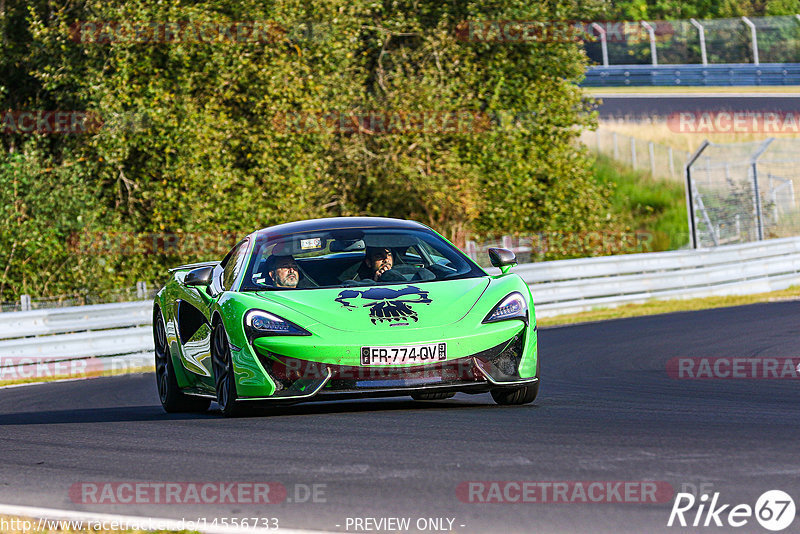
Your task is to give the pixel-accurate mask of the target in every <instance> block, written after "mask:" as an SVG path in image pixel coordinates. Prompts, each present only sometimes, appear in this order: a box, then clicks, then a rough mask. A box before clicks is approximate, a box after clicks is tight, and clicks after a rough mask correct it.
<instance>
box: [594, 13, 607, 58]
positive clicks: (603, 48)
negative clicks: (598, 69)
mask: <svg viewBox="0 0 800 534" xmlns="http://www.w3.org/2000/svg"><path fill="white" fill-rule="evenodd" d="M592 28H594V29H595V30H597V33H599V34H600V50H601V52H602V53H603V66H604V67H608V42H607V41H606V30H605V29H604V28H603V27H602V26H600V25H599V24H598V23H596V22H592Z"/></svg>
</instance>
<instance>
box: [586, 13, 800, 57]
mask: <svg viewBox="0 0 800 534" xmlns="http://www.w3.org/2000/svg"><path fill="white" fill-rule="evenodd" d="M583 27H584V28H585V31H586V32H587V33H588V34H589V35H590V36H591V37H593V38H594V41H590V42H587V43H585V49H586V54H587V55H588V56H589V59H590V60H591V61H592V62H593V63H597V64H599V65H681V64H703V65H713V64H720V63H726V64H727V63H756V64H759V63H796V62H798V61H800V15H788V16H779V17H757V18H756V17H752V18H747V17H739V18H729V19H707V20H695V19H689V20H659V21H628V22H595V23H589V24H586V25H584V26H583Z"/></svg>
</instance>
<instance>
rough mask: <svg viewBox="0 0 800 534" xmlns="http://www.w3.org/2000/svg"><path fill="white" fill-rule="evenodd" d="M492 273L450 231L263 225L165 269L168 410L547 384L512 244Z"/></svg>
mask: <svg viewBox="0 0 800 534" xmlns="http://www.w3.org/2000/svg"><path fill="white" fill-rule="evenodd" d="M489 256H490V259H491V262H492V264H493V265H494V266H495V267H499V268H500V270H501V271H502V274H499V275H496V276H491V275H489V274H487V273H486V272H485V271H484V270H483V269H481V268H480V267H479V266H478V265H477V264H476V263H475V262H473V261H472V260H471V259H470V258H469V257H468V256H466V255H464V254H463V253H462V252H461V251H459V250H458V249H457V248H456V247H455V246H453V245H452V244H451V243H450V242H449V241H447V240H446V239H444V238H443V237H442V236H441V235H439V234H438V233H436V232H435V231H433V230H431V229H430V228H428V227H427V226H424V225H422V224H419V223H416V222H412V221H404V220H399V219H388V218H374V217H341V218H331V219H317V220H309V221H300V222H293V223H287V224H281V225H278V226H273V227H270V228H265V229H263V230H259V231H257V232H254V233H252V234H250V235H248V236H247V237H245V238H244V239H243V240H242V241H240V242H239V243H238V244H237V245H236V246H235V247H233V249H232V250H231V251H230V252H229V253H228V254H227V255H226V256H225V258H223V259H222V261H215V262H208V263H198V264H192V265H183V266H181V267H177V268H175V269H171V270H170V279H169V281H168V282H167V284H166V285H165V286H164V287H163V288H162V289H161V290H160V291H159V292H158V294H157V295H156V298H155V303H154V309H153V337H154V339H155V363H156V381H157V384H158V394H159V397H160V398H161V403H162V405H163V406H164V409H165V410H166V411H167V412H182V411H204V410H207V409H208V407H209V405H210V402H211V401H212V400H216V402H217V403H218V404H219V406H220V408H221V410H222V413H223V414H224V415H226V416H232V415H236V414H239V413H241V412H242V411H243V409H245V408H246V407H247V406H248V405H252V403H284V404H291V403H296V402H302V401H316V400H324V399H342V398H354V397H385V396H399V395H410V396H411V397H413V398H414V399H417V400H435V399H445V398H449V397H452V396H453V395H455V394H456V392H463V393H487V392H489V393H491V395H492V397H493V398H494V400H495V401H496V402H497V403H499V404H525V403H529V402H532V401H533V400H534V399H535V398H536V394H537V392H538V390H539V359H538V356H537V350H536V319H535V317H534V313H533V301H532V298H531V293H530V290H529V288H528V286H527V284H525V282H524V281H523V280H522V278H520V277H519V276H518V275H516V274H513V273H509V272H508V271H509V269H510V268H511V267H512V266H513V265H515V264H516V257H515V256H514V254H513V253H512V252H511V251H508V250H504V249H489Z"/></svg>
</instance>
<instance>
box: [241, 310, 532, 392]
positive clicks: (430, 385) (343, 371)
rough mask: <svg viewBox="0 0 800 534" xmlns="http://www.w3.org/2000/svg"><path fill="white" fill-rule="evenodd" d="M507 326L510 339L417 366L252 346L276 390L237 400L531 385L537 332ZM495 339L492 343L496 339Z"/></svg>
mask: <svg viewBox="0 0 800 534" xmlns="http://www.w3.org/2000/svg"><path fill="white" fill-rule="evenodd" d="M521 324H522V323H518V325H517V327H516V328H508V326H513V325H507V326H506V328H508V329H507V330H506V335H508V333H509V332H512V333H513V336H512V337H510V338H506V339H505V340H503V341H501V342H500V343H497V344H495V345H493V346H491V347H489V348H487V349H484V350H480V351H477V352H473V353H471V354H467V355H462V356H460V357H455V358H450V359H448V360H446V361H443V362H437V363H430V364H426V365H416V366H370V367H366V366H360V365H341V364H339V363H329V362H319V361H311V360H309V359H302V358H297V357H291V356H286V355H282V354H279V353H277V352H273V351H270V350H267V349H266V348H265V347H264V346H263V345H261V346H254V347H252V348H253V350H254V353H255V354H256V356H257V360H258V367H259V368H260V369H261V370H263V373H264V374H265V375H266V377H268V379H269V381H270V383H271V384H274V390H273V391H271V392H270V393H269V394H267V395H257V394H256V395H241V394H240V399H241V400H250V401H271V402H280V403H297V402H304V401H311V400H325V399H335V398H357V397H387V396H399V395H410V394H413V393H449V392H464V393H485V392H488V391H490V390H492V389H497V388H502V387H519V386H522V385H528V384H534V383H536V382H537V381H538V377H537V376H530V374H527V376H526V372H527V371H526V370H525V369H523V368H522V363H523V360H524V358H525V357H530V356H531V353H532V355H533V358H535V357H536V333H535V329H534V331H533V332H529V331H528V327H520V325H521ZM495 341H496V340H495Z"/></svg>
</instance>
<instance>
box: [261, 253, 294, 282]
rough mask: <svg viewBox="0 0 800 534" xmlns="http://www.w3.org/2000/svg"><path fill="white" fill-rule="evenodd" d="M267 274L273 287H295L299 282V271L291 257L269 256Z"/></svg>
mask: <svg viewBox="0 0 800 534" xmlns="http://www.w3.org/2000/svg"><path fill="white" fill-rule="evenodd" d="M267 273H269V277H270V278H272V281H273V283H274V284H275V287H297V283H298V282H299V281H300V269H298V267H297V262H296V261H294V258H293V257H292V256H291V255H287V256H278V255H272V256H270V258H269V267H268V269H267Z"/></svg>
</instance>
